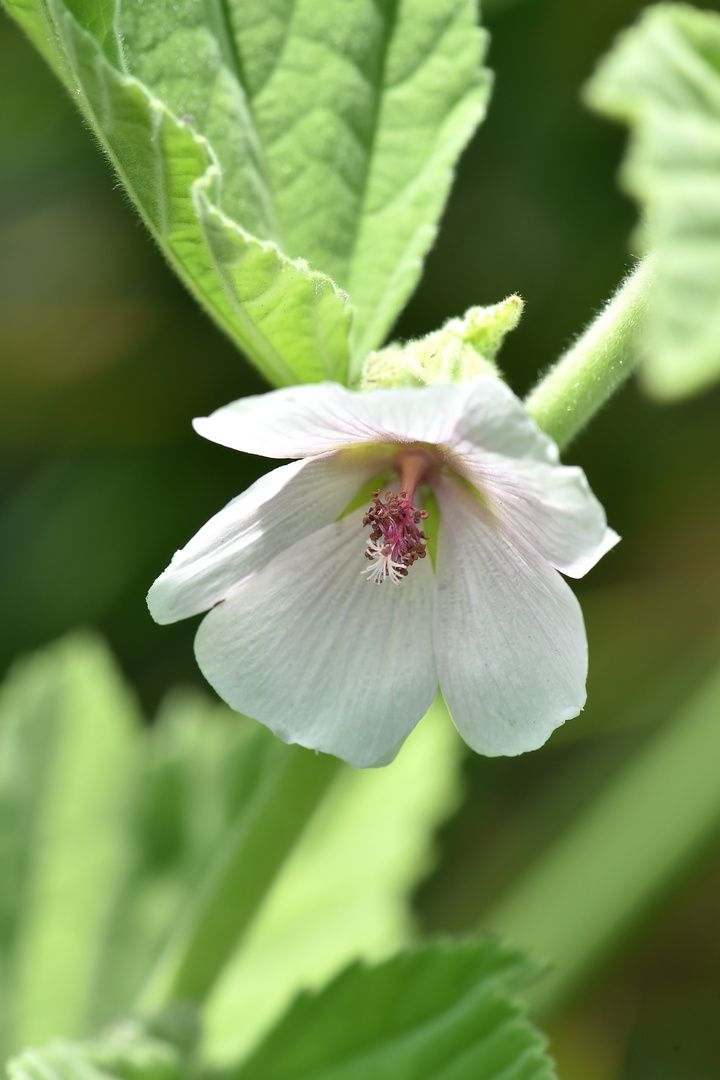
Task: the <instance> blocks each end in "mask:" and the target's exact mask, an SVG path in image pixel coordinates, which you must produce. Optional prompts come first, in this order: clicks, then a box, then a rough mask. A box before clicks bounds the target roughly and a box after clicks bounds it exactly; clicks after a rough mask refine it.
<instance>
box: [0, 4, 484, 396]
mask: <svg viewBox="0 0 720 1080" xmlns="http://www.w3.org/2000/svg"><path fill="white" fill-rule="evenodd" d="M3 2H4V3H5V4H6V6H7V8H8V10H9V11H10V13H11V14H13V15H14V16H15V17H16V18H17V20H18V21H19V22H20V23H21V24H22V25H23V26H24V27H25V29H26V30H27V32H28V33H29V35H30V37H31V38H32V39H33V41H35V43H36V44H37V46H38V48H40V49H41V51H42V52H43V53H44V55H45V56H46V57H47V58H48V60H49V61H50V62H51V63H52V64H53V66H54V67H55V69H56V70H57V71H58V73H59V74H60V75H61V77H62V78H63V79H64V81H65V83H66V85H67V86H68V88H69V89H70V90H71V93H72V94H73V96H74V97H75V98H76V99H77V101H78V103H79V104H80V106H81V108H82V110H83V112H84V114H85V116H86V118H87V119H88V120H89V122H90V124H91V126H92V127H93V128H94V130H95V131H96V133H97V135H98V137H99V139H100V141H101V143H102V144H103V146H104V147H105V149H106V150H107V152H108V154H109V156H110V158H111V159H112V161H113V162H114V164H115V167H116V168H117V170H118V173H119V175H120V177H121V179H122V181H123V183H124V184H125V186H126V187H127V189H128V191H129V193H130V195H131V196H132V198H133V200H134V201H135V203H136V204H137V206H138V208H139V209H140V212H141V214H142V215H143V217H144V219H145V221H146V223H147V224H148V226H149V227H150V229H151V231H152V232H153V234H154V235H155V237H156V239H157V240H158V242H159V243H160V245H161V247H162V248H163V250H164V251H165V253H166V254H167V256H168V258H169V260H170V262H171V263H172V265H173V266H174V267H175V269H176V270H177V272H178V273H179V274H180V276H181V277H182V278H183V280H184V281H185V283H186V284H187V285H188V287H189V288H190V289H191V290H192V291H193V292H194V294H195V296H196V297H197V299H198V300H200V301H201V302H202V303H204V304H205V306H206V307H207V308H208V310H209V311H210V312H211V313H212V315H213V316H214V318H215V319H216V321H217V322H218V323H219V324H220V325H221V326H222V327H223V328H224V329H225V330H226V331H227V332H228V333H229V334H230V335H231V336H232V337H233V338H234V340H235V341H236V342H237V343H238V345H239V346H240V347H241V348H242V349H244V351H245V352H246V353H247V354H248V356H249V357H250V358H251V359H252V360H253V361H254V362H255V363H256V365H257V366H258V367H259V368H260V370H261V371H263V372H264V374H265V375H266V376H267V377H268V378H269V379H270V380H271V381H272V382H274V383H276V384H278V385H285V384H289V383H293V382H312V381H317V380H319V379H323V378H331V379H337V380H340V381H345V380H348V379H349V380H353V379H354V378H355V377H356V375H357V372H358V370H359V366H360V364H361V362H362V359H363V357H364V356H365V354H366V353H367V352H368V351H369V350H370V349H372V348H374V347H375V346H377V345H378V344H379V343H380V341H381V340H382V338H383V337H384V335H385V334H386V332H387V330H388V328H389V327H390V326H391V324H392V322H393V321H394V319H395V317H396V316H397V314H398V312H399V310H400V308H401V307H402V305H403V304H404V302H405V300H406V299H407V297H408V295H409V294H410V292H411V291H412V289H413V287H414V286H415V284H416V282H417V279H418V277H419V274H420V271H421V265H422V259H423V257H424V255H425V253H426V251H427V249H428V247H429V246H430V244H431V243H432V240H433V238H434V236H435V231H436V227H437V219H438V217H439V215H440V213H441V211H442V207H443V205H444V202H445V199H446V197H447V193H448V189H449V185H450V181H451V177H452V167H453V165H454V162H455V161H456V159H457V156H458V154H459V153H460V151H461V150H462V148H463V146H464V145H465V143H466V142H467V140H468V138H469V137H470V135H471V134H472V131H473V130H474V128H475V126H476V124H477V123H478V121H479V119H480V118H481V116H482V114H483V111H484V107H485V102H486V98H487V94H488V90H489V77H488V75H487V73H486V72H485V71H484V70H483V69H481V67H480V61H481V57H482V52H483V48H484V36H483V34H482V32H481V31H480V30H479V28H478V27H477V26H476V8H475V3H474V0H354V2H353V3H347V0H324V2H323V3H322V4H318V3H317V2H316V0H294V2H290V0H276V2H274V3H272V4H268V3H267V0H229V2H225V3H222V2H220V0H148V2H146V3H142V2H140V0H137V2H135V0H120V2H118V5H117V10H116V7H115V4H114V2H113V0H72V2H70V0H3ZM348 295H349V297H350V300H351V301H352V304H353V305H354V309H355V314H354V320H353V315H352V309H351V307H350V305H349V303H348ZM351 322H352V326H351Z"/></svg>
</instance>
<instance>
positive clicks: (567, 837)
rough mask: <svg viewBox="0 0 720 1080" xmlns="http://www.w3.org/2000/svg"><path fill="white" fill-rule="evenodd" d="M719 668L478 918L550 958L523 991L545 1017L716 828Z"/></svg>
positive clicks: (719, 813)
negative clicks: (539, 975)
mask: <svg viewBox="0 0 720 1080" xmlns="http://www.w3.org/2000/svg"><path fill="white" fill-rule="evenodd" d="M719 714H720V669H716V670H715V672H714V673H713V675H712V676H711V677H710V678H709V679H707V681H706V682H705V684H704V685H703V686H702V687H701V689H700V691H699V692H697V693H696V694H695V696H694V697H693V698H692V699H691V700H690V701H689V703H688V704H687V705H686V707H685V708H684V709H682V710H681V711H680V713H679V714H678V715H677V716H676V717H675V718H674V720H673V722H672V723H671V724H670V725H669V726H668V727H666V728H665V729H664V730H662V731H661V732H660V733H659V734H657V735H655V736H654V737H653V738H652V739H651V741H650V742H649V743H648V744H647V745H646V746H645V747H644V748H643V749H642V751H640V753H639V754H638V755H637V756H636V757H635V759H634V760H631V761H630V762H629V763H628V764H627V765H626V766H624V768H623V769H622V770H621V771H620V773H619V775H617V776H616V777H615V778H614V779H613V780H612V781H611V782H610V783H609V784H608V785H607V787H606V788H605V791H604V792H603V793H602V794H601V795H600V796H599V797H598V798H596V799H595V800H594V801H593V803H592V804H591V805H590V806H589V807H588V808H587V810H585V812H584V813H583V814H582V815H581V816H580V817H579V818H578V819H577V820H576V821H575V822H574V823H573V824H572V825H571V826H570V827H569V828H568V829H567V830H566V832H565V834H564V835H563V836H561V837H560V839H559V840H558V841H557V843H556V844H555V846H554V847H553V848H551V850H550V851H549V852H548V853H547V854H546V855H544V856H543V857H542V858H541V859H540V861H539V862H538V863H537V865H536V866H535V868H533V869H531V870H530V872H529V873H528V874H526V875H525V876H524V877H523V878H522V879H521V880H520V881H519V882H518V884H517V885H516V886H515V887H514V888H513V889H512V890H511V891H510V892H509V893H508V894H507V895H506V896H505V897H504V898H503V899H501V900H500V902H499V904H498V905H497V906H496V908H495V910H494V911H491V912H490V913H489V914H488V915H487V916H486V917H485V918H484V919H483V920H482V929H483V930H485V931H487V930H490V931H491V932H493V933H497V934H501V935H503V936H505V937H507V938H508V939H509V940H510V941H512V942H513V944H515V945H518V946H520V947H522V948H524V949H526V950H527V951H528V952H530V953H531V954H532V955H534V956H536V957H537V958H538V959H540V960H545V961H547V962H548V963H549V964H550V965H551V967H550V968H549V970H548V972H547V973H546V974H545V976H544V977H543V978H541V979H539V980H538V982H537V983H536V984H535V985H534V986H533V987H532V988H531V989H530V991H529V992H528V993H527V994H526V995H524V996H525V998H526V1001H527V1003H528V1004H529V1005H530V1007H531V1008H532V1009H533V1011H534V1012H535V1013H536V1014H538V1015H540V1016H541V1017H546V1016H548V1015H549V1014H551V1013H553V1012H555V1011H556V1010H557V1009H558V1008H559V1007H561V1006H562V1005H563V1004H564V1002H566V1001H567V1000H568V998H569V997H570V996H571V995H572V994H573V993H574V992H575V991H576V990H577V989H578V988H579V987H580V986H581V985H582V984H583V983H584V982H585V981H586V980H587V979H588V977H589V976H590V975H591V974H592V973H593V972H594V970H595V969H596V968H597V966H598V965H599V964H600V963H601V962H602V961H603V960H604V959H605V958H606V957H607V955H608V954H609V953H611V952H612V951H613V949H614V948H615V947H617V945H619V944H620V943H621V941H622V940H623V939H624V938H626V937H627V936H628V934H629V933H630V931H632V930H633V929H634V927H636V926H637V925H638V924H639V923H640V921H641V919H642V917H643V915H645V914H646V913H647V912H648V911H649V910H651V909H652V907H653V906H654V904H655V903H656V902H657V900H658V897H659V896H660V895H662V894H663V893H664V892H665V891H667V889H668V888H669V887H670V886H672V885H673V884H675V883H676V882H677V881H678V880H679V879H681V877H682V875H683V874H684V873H686V872H687V870H688V867H689V866H692V864H693V861H694V860H695V859H696V858H697V857H698V855H699V854H701V853H702V852H703V851H704V850H705V849H706V848H707V846H708V845H709V843H710V842H712V841H716V840H717V837H718V834H719V833H720V784H718V770H717V762H718V760H720V724H718V715H719Z"/></svg>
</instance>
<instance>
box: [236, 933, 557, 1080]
mask: <svg viewBox="0 0 720 1080" xmlns="http://www.w3.org/2000/svg"><path fill="white" fill-rule="evenodd" d="M527 974H528V965H527V962H526V961H525V960H524V958H523V957H522V956H520V955H519V954H516V953H512V952H510V951H508V950H505V949H504V948H502V947H500V946H498V945H497V944H496V943H495V942H490V941H483V942H465V943H462V944H445V943H440V944H431V945H425V946H422V947H420V948H418V949H415V950H413V951H410V952H407V953H401V954H400V955H398V956H395V957H393V959H392V960H388V961H387V962H386V963H384V964H381V965H379V966H377V967H374V968H368V967H364V966H362V965H360V964H356V965H354V966H353V967H350V968H348V969H347V970H346V971H344V972H343V973H342V974H341V975H340V976H338V978H337V979H335V980H334V982H332V983H331V984H330V985H329V986H328V987H326V988H325V990H323V991H322V992H321V993H320V994H318V995H316V996H315V995H309V994H305V995H302V996H301V997H300V998H298V1000H297V1001H296V1002H295V1004H294V1005H293V1006H292V1008H291V1009H290V1011H289V1012H288V1013H287V1015H286V1016H285V1017H284V1018H283V1020H281V1022H280V1023H279V1024H278V1026H277V1027H276V1028H275V1029H274V1031H272V1032H271V1033H270V1035H269V1036H268V1038H267V1039H266V1041H265V1042H264V1043H263V1044H262V1045H261V1046H260V1047H259V1048H258V1050H257V1052H256V1053H255V1054H254V1055H253V1056H252V1058H251V1059H250V1060H249V1061H247V1062H246V1063H245V1064H244V1065H243V1066H241V1067H240V1069H239V1070H238V1071H234V1072H230V1073H229V1074H228V1080H230V1078H232V1080H367V1078H368V1077H372V1078H373V1080H552V1078H553V1076H554V1072H553V1068H552V1065H551V1063H550V1061H549V1060H548V1058H547V1057H546V1056H545V1054H544V1053H543V1049H544V1042H543V1040H542V1038H541V1036H539V1035H538V1033H537V1032H536V1031H535V1030H534V1029H533V1028H531V1027H530V1025H529V1024H528V1023H527V1022H526V1021H525V1020H524V1018H523V1016H522V1013H521V1011H520V1009H519V1008H518V1007H517V1005H515V1004H513V1003H512V1001H511V1000H510V999H509V998H508V996H507V987H508V983H512V982H513V981H517V980H518V978H522V977H523V976H527Z"/></svg>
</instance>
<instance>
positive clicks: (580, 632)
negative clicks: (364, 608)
mask: <svg viewBox="0 0 720 1080" xmlns="http://www.w3.org/2000/svg"><path fill="white" fill-rule="evenodd" d="M435 494H436V496H437V499H438V503H439V506H440V512H441V526H440V535H439V548H438V570H437V589H436V602H435V613H434V643H435V660H436V664H437V671H438V677H439V680H440V688H441V690H442V692H443V694H444V696H445V700H446V702H447V705H448V708H449V710H450V714H451V716H452V718H453V720H454V721H455V724H456V726H457V728H458V730H459V731H460V734H461V735H462V737H463V738H464V739H465V741H466V742H467V743H468V744H469V745H470V746H471V747H472V748H473V749H474V750H477V751H478V752H479V753H481V754H487V755H489V756H495V755H498V754H520V753H523V752H524V751H526V750H534V749H537V747H539V746H542V744H543V743H544V742H545V741H546V739H547V738H548V737H549V735H550V734H551V732H552V731H553V730H554V729H555V728H556V727H558V725H560V724H562V723H563V722H564V721H565V720H569V719H570V718H571V717H573V716H576V715H577V714H578V713H579V712H580V710H581V709H582V707H583V704H584V703H585V678H586V675H587V643H586V639H585V628H584V625H583V619H582V612H581V611H580V605H579V604H578V602H577V600H576V599H575V597H574V595H573V593H572V592H571V590H570V588H569V586H568V585H567V584H566V583H565V581H563V579H562V578H561V577H560V575H559V574H558V573H557V571H556V570H553V569H552V567H551V566H549V565H548V564H547V563H546V562H545V561H544V560H543V559H541V558H540V557H539V556H538V555H537V554H536V553H535V552H533V551H531V550H530V549H528V548H526V547H524V545H522V544H521V543H517V544H515V543H514V542H513V539H512V537H511V536H510V535H509V534H508V533H507V531H506V530H505V529H504V528H503V527H502V526H501V525H499V524H498V522H497V520H496V519H494V517H493V515H492V514H491V513H490V512H489V511H488V509H487V508H486V507H485V506H484V505H483V504H482V502H481V501H480V499H478V498H477V497H476V496H475V495H474V494H473V493H472V492H471V491H469V490H468V489H467V488H466V487H465V486H464V485H463V484H462V482H461V481H459V480H457V479H455V478H452V477H441V478H440V479H439V481H438V483H437V485H436V487H435Z"/></svg>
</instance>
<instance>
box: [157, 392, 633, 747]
mask: <svg viewBox="0 0 720 1080" xmlns="http://www.w3.org/2000/svg"><path fill="white" fill-rule="evenodd" d="M195 429H196V430H197V431H198V432H199V433H200V434H201V435H203V436H205V438H208V439H212V440H213V441H214V442H217V443H221V444H222V445H224V446H229V447H231V448H233V449H235V450H242V451H246V452H248V453H253V454H262V455H266V456H268V457H274V458H295V459H298V460H295V461H292V462H291V464H289V465H283V466H281V467H280V468H278V469H275V470H274V471H273V472H270V473H268V474H267V475H266V476H263V477H262V478H261V479H260V480H258V481H257V483H255V484H253V485H252V487H250V488H249V489H248V490H247V491H246V492H244V493H243V494H242V495H239V496H238V497H237V498H236V499H234V500H233V501H232V502H231V503H229V504H228V506H226V507H225V509H224V510H221V511H220V513H219V514H216V515H215V517H213V518H212V519H211V520H210V521H209V522H208V523H207V524H206V525H205V526H203V528H202V529H201V530H200V531H199V532H198V533H197V535H196V536H195V537H194V538H193V539H192V540H191V541H190V542H189V544H187V545H186V547H185V548H183V550H182V551H179V552H177V554H176V555H175V557H174V558H173V560H172V562H171V564H170V566H169V567H168V568H167V570H165V572H164V573H163V574H161V576H160V577H159V578H158V579H157V581H156V582H155V584H154V585H153V587H152V589H151V590H150V593H149V596H148V604H149V607H150V611H151V613H152V615H153V617H154V618H155V619H156V620H157V621H158V622H160V623H169V622H174V621H175V620H177V619H184V618H186V617H188V616H190V615H195V614H197V613H199V612H202V611H206V610H207V609H211V610H210V611H209V614H208V615H207V616H206V618H205V619H204V621H203V622H202V624H201V626H200V628H199V630H198V633H197V637H196V640H195V653H196V656H197V661H198V664H199V665H200V668H201V669H202V671H203V673H204V675H205V677H206V678H207V679H208V681H209V682H210V683H211V684H212V686H214V688H215V689H216V690H217V692H218V694H219V695H220V696H221V697H222V698H224V699H225V701H227V702H228V704H229V705H231V706H232V707H233V708H234V709H237V710H238V711H240V712H243V713H246V714H247V715H248V716H251V717H254V718H255V719H257V720H260V721H261V722H262V723H264V724H267V726H268V727H270V728H271V729H272V730H273V731H274V732H275V733H276V734H277V735H279V736H280V738H281V739H284V740H285V741H286V742H291V743H300V744H301V745H302V746H307V747H312V748H314V749H317V750H323V751H326V752H327V753H331V754H336V755H337V756H339V757H341V758H344V759H345V760H346V761H349V762H350V763H351V764H353V765H356V766H361V767H364V766H369V765H376V764H379V763H384V762H386V761H388V760H391V758H392V757H393V756H394V755H395V753H397V750H398V749H399V747H400V746H401V745H402V743H403V741H404V740H405V738H406V737H407V736H408V735H409V733H410V732H411V731H412V729H413V727H414V726H415V724H416V723H417V722H418V720H420V718H421V717H422V716H423V714H424V713H425V712H426V710H427V709H428V708H429V706H430V704H431V702H432V700H433V697H434V695H435V692H436V690H437V687H438V684H439V686H440V689H441V690H442V692H443V695H444V697H445V701H446V702H447V705H448V708H449V710H450V713H451V715H452V718H453V720H454V722H455V724H456V725H457V727H458V729H459V731H460V733H461V734H462V736H463V738H464V739H465V741H466V742H467V743H468V744H469V745H470V746H471V747H472V748H473V749H475V750H477V751H479V752H480V753H482V754H488V755H496V754H519V753H522V752H523V751H525V750H532V749H536V748H537V747H539V746H541V745H542V744H543V743H544V742H545V740H546V739H547V738H548V736H549V735H550V733H551V732H552V731H553V730H554V729H555V728H556V727H557V726H558V725H559V724H562V723H563V722H564V721H565V720H568V719H570V718H571V717H573V716H576V715H577V714H578V712H580V710H581V709H582V707H583V704H584V702H585V678H586V673H587V645H586V639H585V629H584V626H583V620H582V613H581V611H580V606H579V604H578V602H577V600H576V599H575V596H574V595H573V593H572V591H571V590H570V588H569V587H568V585H567V584H566V583H565V581H564V580H563V578H562V577H561V576H560V574H559V573H558V570H561V571H562V572H563V573H564V574H568V575H570V576H571V577H582V575H583V574H585V573H586V572H587V571H588V570H589V569H590V568H591V567H592V566H594V564H595V563H596V562H597V560H598V559H599V558H600V557H601V556H602V555H603V554H604V553H605V552H606V551H607V550H608V549H609V548H610V547H612V546H613V544H615V543H616V542H617V539H618V537H617V536H616V534H615V533H614V532H612V530H611V529H608V527H607V525H606V521H605V514H604V512H603V509H602V507H601V505H600V503H599V502H598V501H597V499H596V498H595V496H594V495H593V494H592V492H591V491H590V488H589V486H588V483H587V480H586V479H585V475H584V473H583V472H582V470H581V469H579V468H575V467H568V466H564V465H561V464H559V461H558V451H557V447H556V446H555V444H554V443H553V442H552V440H551V439H549V438H548V436H546V435H545V434H543V433H542V432H541V431H540V430H539V429H538V427H537V426H536V425H535V423H534V422H533V421H532V420H531V419H530V418H529V417H528V415H527V413H526V412H525V411H524V409H523V407H522V405H521V403H520V402H519V401H518V399H517V398H516V397H515V396H514V394H513V393H512V392H511V391H510V390H509V389H508V388H507V386H505V385H504V383H502V382H501V381H500V380H499V379H496V378H493V377H490V376H480V377H478V378H475V379H473V380H471V381H469V382H465V383H460V384H442V385H435V386H428V387H422V388H417V389H406V388H395V389H382V390H374V391H369V392H366V393H354V392H352V391H350V390H347V389H345V388H344V387H342V386H339V385H337V384H334V383H321V384H318V385H313V386H296V387H293V388H291V389H287V390H276V391H273V392H271V393H268V394H263V395H260V396H258V397H249V398H242V399H241V400H240V401H236V402H233V403H232V404H231V405H227V406H225V407H224V408H222V409H218V410H217V412H215V413H213V414H212V416H209V417H207V418H206V419H201V420H196V421H195ZM378 476H382V477H383V479H382V480H381V481H379V482H378V483H377V484H376V486H377V487H378V488H379V492H377V493H376V494H377V498H376V499H375V501H374V502H373V504H372V507H370V512H369V510H368V504H369V503H370V502H371V499H370V498H368V500H367V503H365V505H364V506H361V507H358V508H356V509H350V510H348V506H350V505H351V504H352V501H353V499H356V497H357V495H358V492H359V491H360V490H361V489H362V488H363V485H366V484H367V483H368V482H369V481H370V480H372V479H373V478H377V477H378ZM428 490H431V491H432V493H433V495H434V496H435V499H436V500H437V505H438V507H439V511H440V515H439V528H438V530H437V531H438V535H437V537H436V538H435V539H436V541H437V549H436V557H435V558H430V557H427V558H424V557H422V556H423V555H424V554H425V546H424V540H423V536H422V531H421V530H422V527H423V526H425V524H426V523H425V522H424V521H423V517H424V516H425V515H424V514H423V512H422V510H421V507H422V500H423V496H424V494H425V493H426V492H427V491H428ZM386 491H388V492H389V491H392V497H391V498H390V499H389V500H387V499H386V498H385V493H386ZM355 505H357V504H355ZM364 520H365V522H367V524H366V525H365V526H363V521H364ZM427 527H428V528H429V527H430V525H429V523H428V526H427ZM368 529H370V530H371V532H370V533H368ZM433 539H434V538H433V537H432V536H431V537H429V540H430V541H431V544H432V542H433ZM366 552H367V555H368V557H369V558H370V559H371V562H370V563H369V564H368V563H367V561H366V560H365V558H364V555H365V553H366ZM433 562H434V564H435V565H433ZM363 570H365V571H366V573H365V575H363V573H362V571H363ZM368 572H369V574H370V579H371V580H368ZM373 582H379V584H374V583H373Z"/></svg>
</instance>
